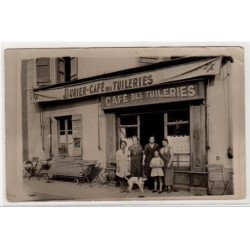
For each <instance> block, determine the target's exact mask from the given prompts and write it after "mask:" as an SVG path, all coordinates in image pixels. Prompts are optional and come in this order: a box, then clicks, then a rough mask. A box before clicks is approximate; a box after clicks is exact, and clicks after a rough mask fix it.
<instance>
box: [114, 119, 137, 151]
mask: <svg viewBox="0 0 250 250" xmlns="http://www.w3.org/2000/svg"><path fill="white" fill-rule="evenodd" d="M118 123H119V124H118V129H119V131H118V134H119V139H120V140H122V141H126V142H127V145H128V147H129V146H130V145H132V136H134V135H136V136H138V137H140V126H139V124H140V117H139V115H124V116H120V117H119V118H118Z"/></svg>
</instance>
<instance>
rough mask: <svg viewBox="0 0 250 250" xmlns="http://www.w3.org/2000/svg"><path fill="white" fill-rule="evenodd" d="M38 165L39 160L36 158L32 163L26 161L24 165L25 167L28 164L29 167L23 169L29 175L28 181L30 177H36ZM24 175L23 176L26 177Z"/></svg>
mask: <svg viewBox="0 0 250 250" xmlns="http://www.w3.org/2000/svg"><path fill="white" fill-rule="evenodd" d="M38 163H39V158H36V157H34V158H33V159H32V161H26V164H27V165H28V164H29V166H26V167H25V170H26V172H27V173H28V174H29V180H30V178H31V177H35V176H36V172H37V166H38ZM27 173H26V174H27ZM26 174H25V175H24V176H26Z"/></svg>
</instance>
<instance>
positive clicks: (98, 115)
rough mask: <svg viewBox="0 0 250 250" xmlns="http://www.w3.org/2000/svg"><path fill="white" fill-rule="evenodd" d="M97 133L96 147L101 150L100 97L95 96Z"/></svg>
mask: <svg viewBox="0 0 250 250" xmlns="http://www.w3.org/2000/svg"><path fill="white" fill-rule="evenodd" d="M97 109H98V111H97V127H98V128H97V130H98V131H97V134H98V149H99V150H101V149H102V148H101V138H100V97H99V96H98V97H97Z"/></svg>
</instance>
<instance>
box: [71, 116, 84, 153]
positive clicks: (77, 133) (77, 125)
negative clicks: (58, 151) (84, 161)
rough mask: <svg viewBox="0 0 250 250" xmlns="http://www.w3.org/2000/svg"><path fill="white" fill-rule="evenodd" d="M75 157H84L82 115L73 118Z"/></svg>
mask: <svg viewBox="0 0 250 250" xmlns="http://www.w3.org/2000/svg"><path fill="white" fill-rule="evenodd" d="M72 132H73V156H82V115H73V116H72Z"/></svg>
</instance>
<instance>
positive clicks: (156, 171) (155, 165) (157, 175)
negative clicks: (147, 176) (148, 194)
mask: <svg viewBox="0 0 250 250" xmlns="http://www.w3.org/2000/svg"><path fill="white" fill-rule="evenodd" d="M150 167H151V168H152V171H151V177H153V178H154V190H153V191H152V192H153V193H155V192H157V179H159V191H158V193H159V194H160V193H162V177H163V176H164V173H163V170H162V168H163V167H164V162H163V160H162V159H161V157H160V155H159V152H158V151H157V150H156V151H154V158H153V159H152V160H151V162H150Z"/></svg>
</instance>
